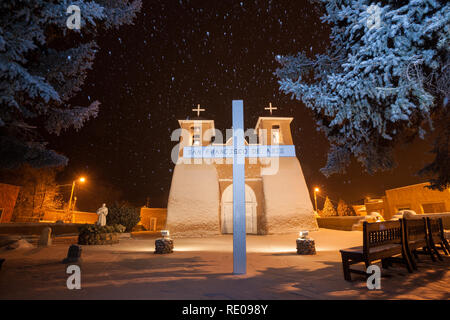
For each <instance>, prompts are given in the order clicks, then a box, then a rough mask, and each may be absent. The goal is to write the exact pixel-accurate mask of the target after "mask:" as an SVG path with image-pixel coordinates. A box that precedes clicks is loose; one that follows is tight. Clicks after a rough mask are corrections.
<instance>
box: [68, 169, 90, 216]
mask: <svg viewBox="0 0 450 320" xmlns="http://www.w3.org/2000/svg"><path fill="white" fill-rule="evenodd" d="M78 181H79V182H81V183H84V182H85V181H86V178H85V177H81V178H79V179H78ZM75 182H77V180H74V181H73V183H72V192H71V193H70V199H69V208H68V209H69V210H68V211H69V212H70V208H71V205H72V197H73V191H74V190H75Z"/></svg>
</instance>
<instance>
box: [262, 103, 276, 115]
mask: <svg viewBox="0 0 450 320" xmlns="http://www.w3.org/2000/svg"><path fill="white" fill-rule="evenodd" d="M264 110H269V111H270V115H272V111H273V110H278V108H276V107H272V102H271V103H269V107H268V108H264Z"/></svg>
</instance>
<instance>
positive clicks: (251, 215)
mask: <svg viewBox="0 0 450 320" xmlns="http://www.w3.org/2000/svg"><path fill="white" fill-rule="evenodd" d="M257 206H258V203H257V202H256V196H255V192H254V191H253V189H252V188H250V187H249V186H248V185H245V215H246V219H245V228H246V232H247V233H250V234H256V233H257V232H258V228H257V224H256V223H257V220H256V207H257ZM221 221H222V233H233V185H232V184H230V185H229V186H228V187H227V188H226V189H225V191H224V192H223V194H222V200H221Z"/></svg>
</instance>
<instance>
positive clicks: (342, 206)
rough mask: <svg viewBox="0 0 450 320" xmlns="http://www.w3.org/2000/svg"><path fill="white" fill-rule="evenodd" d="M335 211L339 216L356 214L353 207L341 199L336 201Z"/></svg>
mask: <svg viewBox="0 0 450 320" xmlns="http://www.w3.org/2000/svg"><path fill="white" fill-rule="evenodd" d="M337 213H338V215H339V216H341V217H345V216H356V212H355V210H354V209H353V207H351V206H348V205H347V203H345V201H344V200H342V199H341V200H339V202H338V206H337Z"/></svg>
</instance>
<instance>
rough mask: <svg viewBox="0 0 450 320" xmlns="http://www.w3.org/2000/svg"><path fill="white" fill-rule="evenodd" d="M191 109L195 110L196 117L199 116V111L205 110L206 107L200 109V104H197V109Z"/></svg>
mask: <svg viewBox="0 0 450 320" xmlns="http://www.w3.org/2000/svg"><path fill="white" fill-rule="evenodd" d="M192 111H194V112H197V117H200V112H203V111H206V109H200V104H198V105H197V109H192Z"/></svg>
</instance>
